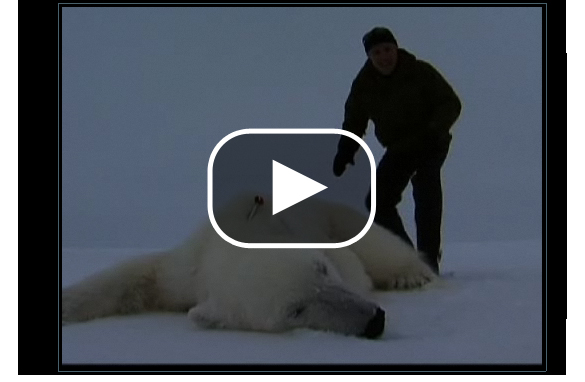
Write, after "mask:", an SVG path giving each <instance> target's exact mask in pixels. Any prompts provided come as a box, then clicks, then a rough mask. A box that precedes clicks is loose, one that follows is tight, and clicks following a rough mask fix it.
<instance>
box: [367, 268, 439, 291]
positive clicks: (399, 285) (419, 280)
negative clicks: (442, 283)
mask: <svg viewBox="0 0 585 382" xmlns="http://www.w3.org/2000/svg"><path fill="white" fill-rule="evenodd" d="M435 278H436V276H435V275H434V274H433V273H432V272H431V271H430V270H429V271H428V272H427V271H425V270H421V271H420V272H415V273H394V274H389V275H386V277H385V278H384V279H382V280H379V281H377V282H376V283H375V287H376V289H382V290H409V289H417V288H421V287H423V286H424V285H426V284H428V283H430V282H431V281H433V280H434V279H435Z"/></svg>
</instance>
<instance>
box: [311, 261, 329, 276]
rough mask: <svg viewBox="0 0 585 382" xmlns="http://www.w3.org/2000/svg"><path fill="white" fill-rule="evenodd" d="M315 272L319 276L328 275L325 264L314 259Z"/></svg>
mask: <svg viewBox="0 0 585 382" xmlns="http://www.w3.org/2000/svg"><path fill="white" fill-rule="evenodd" d="M314 266H315V272H317V274H318V275H321V276H329V268H328V267H327V264H325V263H323V262H322V261H315V264H314Z"/></svg>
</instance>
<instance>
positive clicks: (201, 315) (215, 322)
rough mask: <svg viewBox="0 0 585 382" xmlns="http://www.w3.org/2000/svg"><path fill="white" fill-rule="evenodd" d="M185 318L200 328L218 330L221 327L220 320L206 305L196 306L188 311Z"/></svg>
mask: <svg viewBox="0 0 585 382" xmlns="http://www.w3.org/2000/svg"><path fill="white" fill-rule="evenodd" d="M187 317H189V319H190V320H191V321H193V322H194V323H195V324H196V325H197V326H199V327H201V328H205V329H218V328H222V327H223V324H222V321H221V319H220V318H219V316H218V315H217V314H215V313H214V312H213V309H211V307H210V306H209V305H208V304H201V305H197V306H195V307H193V308H191V309H189V312H188V313H187Z"/></svg>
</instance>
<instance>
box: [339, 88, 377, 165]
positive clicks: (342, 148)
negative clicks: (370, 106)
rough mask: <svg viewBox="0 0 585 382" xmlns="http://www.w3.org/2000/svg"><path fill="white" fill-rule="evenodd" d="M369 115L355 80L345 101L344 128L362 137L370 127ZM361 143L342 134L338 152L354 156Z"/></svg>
mask: <svg viewBox="0 0 585 382" xmlns="http://www.w3.org/2000/svg"><path fill="white" fill-rule="evenodd" d="M368 120H369V117H368V115H367V113H366V111H365V110H364V107H363V104H362V100H361V94H360V91H359V89H358V86H357V84H356V81H354V82H353V84H352V86H351V91H350V92H349V96H348V97H347V100H346V101H345V115H344V119H343V124H342V129H343V130H346V131H349V132H351V133H354V134H355V135H357V136H358V137H360V138H362V137H363V136H364V134H365V133H366V129H367V128H368ZM359 147H360V145H359V143H357V142H356V141H354V140H353V139H351V138H349V137H346V136H345V135H342V136H341V138H340V139H339V144H338V146H337V152H338V154H340V155H343V156H344V157H347V158H352V159H353V156H354V155H355V153H356V151H357V150H358V149H359Z"/></svg>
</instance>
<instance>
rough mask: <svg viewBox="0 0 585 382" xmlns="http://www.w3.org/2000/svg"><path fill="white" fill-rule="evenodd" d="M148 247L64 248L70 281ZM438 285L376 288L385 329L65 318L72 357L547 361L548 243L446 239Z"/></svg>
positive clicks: (179, 317)
mask: <svg viewBox="0 0 585 382" xmlns="http://www.w3.org/2000/svg"><path fill="white" fill-rule="evenodd" d="M146 252H149V251H144V250H138V249H75V248H65V249H63V262H62V280H63V286H66V285H70V284H72V283H74V282H76V281H79V280H81V279H83V278H84V277H85V276H87V275H89V274H91V273H93V272H95V271H97V270H99V269H102V268H105V267H107V266H110V265H112V264H115V263H117V262H119V261H121V260H122V259H124V258H127V257H130V256H137V255H140V254H142V253H146ZM444 254H445V255H444V260H443V265H442V273H443V274H444V275H445V276H444V277H443V278H442V279H441V280H440V281H438V282H437V283H436V284H435V285H433V286H429V287H427V288H424V289H422V290H417V291H409V292H376V293H374V294H373V296H372V298H373V299H374V300H376V301H377V302H379V303H380V305H381V306H382V307H383V309H384V310H385V311H386V330H385V332H384V334H383V335H382V337H381V338H379V339H377V340H367V339H361V338H356V337H350V336H344V335H340V334H335V333H327V332H318V331H312V330H308V329H299V330H294V331H290V332H286V333H277V334H269V333H257V332H243V331H227V330H205V329H200V328H197V327H196V326H195V325H194V324H192V323H191V322H190V321H189V320H187V317H186V315H185V314H175V313H156V314H141V315H136V316H127V317H109V318H104V319H99V320H95V321H91V322H87V323H80V324H71V325H67V326H64V327H62V361H63V363H65V364H66V363H84V364H88V363H107V364H116V363H126V364H127V363H145V364H156V363H165V364H168V363H182V364H185V363H188V364H198V363H201V364H215V363H217V364H221V363H231V364H234V363H236V364H238V363H242V364H243V363H255V364H259V363H262V364H270V363H278V364H283V363H317V364H324V363H327V364H332V363H344V364H348V363H357V364H370V363H371V364H410V363H414V364H416V363H422V364H433V363H437V364H455V363H457V364H459V363H470V364H471V363H473V364H494V363H497V364H504V363H510V364H511V363H514V364H528V363H534V364H538V363H541V362H542V336H543V330H542V315H543V309H542V244H541V242H540V241H538V240H533V241H509V242H477V243H447V244H445V246H444Z"/></svg>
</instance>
